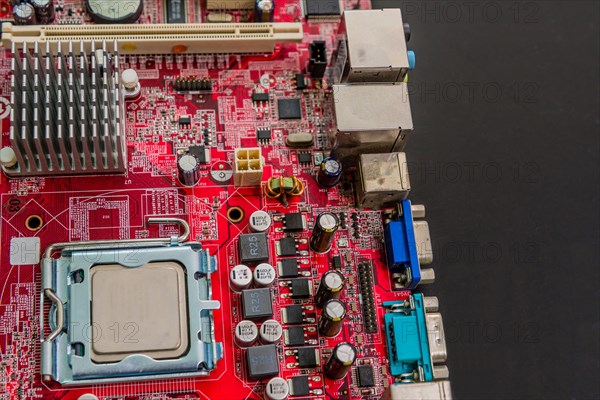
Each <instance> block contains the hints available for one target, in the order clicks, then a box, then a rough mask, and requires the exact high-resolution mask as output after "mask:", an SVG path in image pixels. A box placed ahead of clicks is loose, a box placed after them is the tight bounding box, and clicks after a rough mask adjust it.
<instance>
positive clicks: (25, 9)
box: [13, 3, 37, 25]
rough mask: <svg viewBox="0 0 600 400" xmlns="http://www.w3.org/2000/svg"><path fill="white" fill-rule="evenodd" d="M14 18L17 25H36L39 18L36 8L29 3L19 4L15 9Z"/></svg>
mask: <svg viewBox="0 0 600 400" xmlns="http://www.w3.org/2000/svg"><path fill="white" fill-rule="evenodd" d="M13 18H14V19H15V24H17V25H35V24H37V17H36V15H35V8H33V6H32V5H31V4H29V3H19V4H17V5H15V6H14V7H13Z"/></svg>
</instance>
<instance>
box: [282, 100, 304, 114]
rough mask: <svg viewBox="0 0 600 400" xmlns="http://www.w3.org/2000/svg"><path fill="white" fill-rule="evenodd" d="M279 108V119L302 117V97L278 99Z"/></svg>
mask: <svg viewBox="0 0 600 400" xmlns="http://www.w3.org/2000/svg"><path fill="white" fill-rule="evenodd" d="M277 110H278V114H279V119H301V118H302V107H301V103H300V99H278V100H277Z"/></svg>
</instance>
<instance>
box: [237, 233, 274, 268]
mask: <svg viewBox="0 0 600 400" xmlns="http://www.w3.org/2000/svg"><path fill="white" fill-rule="evenodd" d="M238 245H239V251H240V261H241V262H242V263H243V264H245V263H249V264H254V263H259V262H262V261H269V248H268V245H267V235H266V234H265V233H263V232H261V233H244V234H241V235H240V238H239V242H238Z"/></svg>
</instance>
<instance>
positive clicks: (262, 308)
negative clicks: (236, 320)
mask: <svg viewBox="0 0 600 400" xmlns="http://www.w3.org/2000/svg"><path fill="white" fill-rule="evenodd" d="M242 314H243V316H244V319H266V318H269V317H272V316H273V299H272V296H271V289H269V288H262V289H246V290H242Z"/></svg>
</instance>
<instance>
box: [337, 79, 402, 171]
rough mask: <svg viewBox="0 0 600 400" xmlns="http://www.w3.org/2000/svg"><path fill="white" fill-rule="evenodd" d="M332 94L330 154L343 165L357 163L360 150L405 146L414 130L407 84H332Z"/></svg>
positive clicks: (389, 150) (392, 148) (369, 150)
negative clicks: (333, 123) (333, 117)
mask: <svg viewBox="0 0 600 400" xmlns="http://www.w3.org/2000/svg"><path fill="white" fill-rule="evenodd" d="M333 97H334V102H333V106H334V110H335V115H336V123H337V131H336V132H334V133H333V135H334V136H333V137H332V138H331V140H332V141H333V142H334V148H333V151H332V156H334V157H336V158H337V159H338V160H340V161H341V163H342V165H344V166H346V167H347V166H349V165H356V161H357V158H358V156H359V155H360V154H373V153H389V152H393V151H401V150H402V149H403V148H404V145H405V143H406V140H407V136H408V134H409V133H410V132H412V130H413V121H412V114H411V110H410V102H409V99H408V86H407V84H405V83H398V84H365V85H334V86H333Z"/></svg>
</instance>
